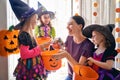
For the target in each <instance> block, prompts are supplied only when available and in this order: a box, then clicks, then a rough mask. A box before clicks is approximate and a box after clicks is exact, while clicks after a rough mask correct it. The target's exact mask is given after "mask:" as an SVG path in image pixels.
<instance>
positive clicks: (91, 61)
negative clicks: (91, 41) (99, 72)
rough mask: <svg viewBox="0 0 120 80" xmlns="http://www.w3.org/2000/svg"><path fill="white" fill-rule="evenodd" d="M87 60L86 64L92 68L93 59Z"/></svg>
mask: <svg viewBox="0 0 120 80" xmlns="http://www.w3.org/2000/svg"><path fill="white" fill-rule="evenodd" d="M87 60H88V62H87V63H88V65H90V66H92V65H93V61H94V59H93V58H92V57H89V58H88V59H87Z"/></svg>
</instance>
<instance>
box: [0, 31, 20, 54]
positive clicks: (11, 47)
mask: <svg viewBox="0 0 120 80" xmlns="http://www.w3.org/2000/svg"><path fill="white" fill-rule="evenodd" d="M18 32H19V31H18V30H13V31H9V30H1V31H0V52H1V53H0V56H8V55H10V54H15V53H18V52H19V49H18V39H17V37H18Z"/></svg>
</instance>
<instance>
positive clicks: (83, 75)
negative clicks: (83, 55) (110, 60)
mask: <svg viewBox="0 0 120 80" xmlns="http://www.w3.org/2000/svg"><path fill="white" fill-rule="evenodd" d="M73 71H74V72H75V74H76V76H75V79H74V80H97V79H98V77H99V75H98V73H97V72H96V71H94V70H93V69H92V68H91V67H89V66H83V65H75V66H74V67H73Z"/></svg>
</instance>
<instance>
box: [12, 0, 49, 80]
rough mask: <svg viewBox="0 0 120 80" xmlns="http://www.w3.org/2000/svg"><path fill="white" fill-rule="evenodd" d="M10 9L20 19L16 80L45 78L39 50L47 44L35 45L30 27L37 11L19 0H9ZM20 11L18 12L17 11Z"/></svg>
mask: <svg viewBox="0 0 120 80" xmlns="http://www.w3.org/2000/svg"><path fill="white" fill-rule="evenodd" d="M10 4H11V6H12V9H13V11H14V13H15V15H16V16H17V18H18V19H19V20H20V23H19V25H17V26H16V27H15V28H16V29H19V30H20V32H19V35H18V42H19V48H20V59H19V60H18V65H17V67H16V68H15V71H14V73H13V74H14V76H15V77H16V80H45V78H46V77H45V76H46V73H45V69H44V65H43V62H42V60H41V50H43V48H44V47H45V46H48V44H49V43H48V44H43V45H40V46H39V45H37V43H36V40H35V38H34V36H33V33H32V29H34V26H35V25H36V24H37V19H38V15H37V11H35V10H34V9H33V8H30V7H29V6H28V5H27V4H25V3H24V2H22V1H21V0H10ZM19 11H20V12H19Z"/></svg>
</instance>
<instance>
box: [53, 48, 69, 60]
mask: <svg viewBox="0 0 120 80" xmlns="http://www.w3.org/2000/svg"><path fill="white" fill-rule="evenodd" d="M67 54H68V52H67V51H66V50H60V51H59V52H58V53H56V54H53V56H52V57H53V58H56V59H58V60H59V59H62V58H64V57H66V56H67Z"/></svg>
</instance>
